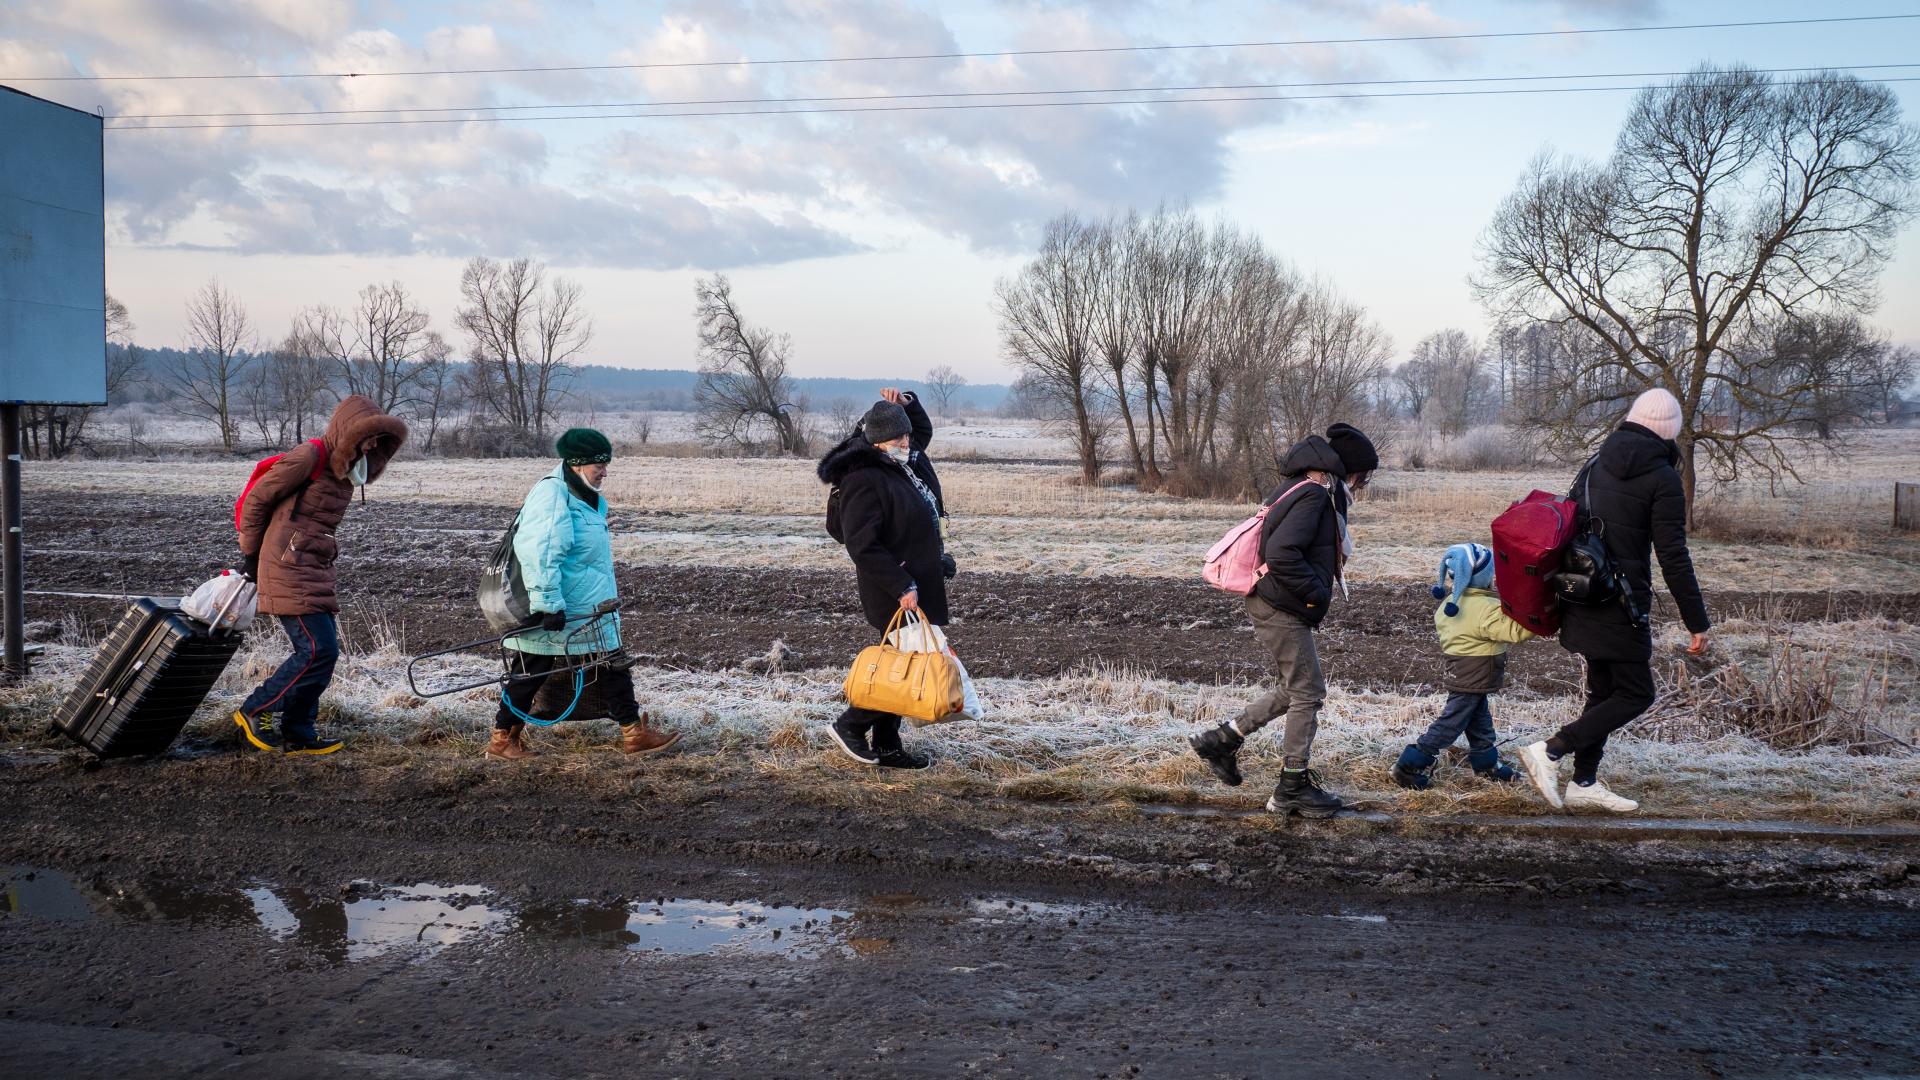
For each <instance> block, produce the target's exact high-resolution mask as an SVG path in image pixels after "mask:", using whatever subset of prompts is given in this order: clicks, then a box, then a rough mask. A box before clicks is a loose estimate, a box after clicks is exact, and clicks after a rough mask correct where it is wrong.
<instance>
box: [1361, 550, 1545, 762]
mask: <svg viewBox="0 0 1920 1080" xmlns="http://www.w3.org/2000/svg"><path fill="white" fill-rule="evenodd" d="M1449 577H1451V578H1452V579H1453V593H1452V596H1451V597H1448V594H1447V579H1448V578H1449ZM1433 595H1434V597H1435V598H1436V599H1443V598H1444V599H1445V602H1444V603H1442V604H1441V605H1440V606H1439V608H1437V609H1435V611H1434V613H1433V626H1434V629H1435V630H1436V631H1438V633H1439V635H1440V651H1441V652H1443V653H1445V654H1446V657H1447V679H1446V685H1447V704H1446V706H1445V707H1444V708H1442V709H1441V710H1440V716H1439V718H1438V719H1436V720H1434V722H1433V724H1432V725H1431V726H1430V727H1428V728H1427V731H1426V734H1424V735H1421V736H1420V738H1419V739H1417V740H1415V741H1414V742H1412V743H1411V744H1409V745H1408V746H1407V748H1406V749H1405V750H1403V751H1401V752H1400V760H1398V761H1396V762H1394V763H1393V782H1394V783H1396V784H1399V785H1400V786H1401V787H1403V788H1413V789H1415V790H1421V789H1425V788H1427V787H1429V786H1431V785H1432V783H1433V778H1432V770H1433V763H1434V761H1436V760H1437V759H1438V758H1439V756H1440V752H1441V751H1443V750H1445V749H1446V748H1447V747H1449V746H1452V745H1453V743H1454V740H1455V739H1458V738H1459V737H1460V736H1461V734H1462V733H1465V735H1466V736H1467V751H1468V752H1467V762H1468V764H1470V765H1472V766H1473V771H1474V774H1475V775H1477V776H1479V777H1480V778H1481V779H1483V780H1497V781H1499V782H1501V783H1507V782H1509V781H1511V780H1512V779H1513V778H1514V771H1513V768H1512V767H1511V766H1509V765H1507V764H1506V763H1504V762H1502V761H1501V760H1500V751H1499V748H1498V747H1497V746H1496V745H1495V735H1494V731H1493V710H1492V709H1491V708H1490V707H1489V706H1488V704H1487V697H1488V696H1489V695H1491V694H1494V693H1497V692H1499V690H1500V685H1501V683H1502V682H1504V681H1505V679H1506V673H1507V649H1508V648H1509V647H1510V646H1512V645H1514V644H1516V643H1518V642H1522V641H1525V640H1527V639H1528V638H1530V637H1533V636H1534V635H1533V633H1532V632H1531V631H1529V630H1528V629H1527V628H1526V627H1524V626H1521V625H1520V624H1519V623H1517V622H1514V621H1513V620H1512V619H1510V618H1508V617H1507V614H1506V612H1504V611H1501V610H1500V597H1499V596H1497V595H1496V594H1495V593H1494V591H1493V552H1492V551H1489V550H1488V549H1486V548H1485V547H1482V546H1481V545H1479V544H1455V545H1453V546H1452V547H1450V548H1448V549H1447V553H1446V555H1445V556H1444V557H1443V558H1442V559H1441V560H1440V582H1439V584H1437V585H1435V586H1434V587H1433Z"/></svg>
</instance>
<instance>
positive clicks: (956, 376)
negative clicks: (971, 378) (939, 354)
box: [922, 364, 967, 415]
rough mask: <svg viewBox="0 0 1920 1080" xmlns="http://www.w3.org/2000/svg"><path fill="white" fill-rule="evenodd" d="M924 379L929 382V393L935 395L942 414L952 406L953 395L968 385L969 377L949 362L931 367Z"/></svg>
mask: <svg viewBox="0 0 1920 1080" xmlns="http://www.w3.org/2000/svg"><path fill="white" fill-rule="evenodd" d="M922 381H923V382H925V383H926V384H927V393H929V394H932V395H933V400H934V404H935V405H936V406H938V407H939V409H940V412H941V414H942V415H945V414H946V413H947V412H948V411H949V410H950V409H951V408H952V406H953V395H954V394H955V393H956V392H958V391H959V389H960V388H961V387H963V386H965V385H967V377H966V376H965V375H962V374H960V373H959V372H957V371H955V370H953V368H952V367H951V366H949V365H947V364H941V365H939V366H937V367H933V368H929V369H928V371H927V377H926V378H925V379H924V380H922Z"/></svg>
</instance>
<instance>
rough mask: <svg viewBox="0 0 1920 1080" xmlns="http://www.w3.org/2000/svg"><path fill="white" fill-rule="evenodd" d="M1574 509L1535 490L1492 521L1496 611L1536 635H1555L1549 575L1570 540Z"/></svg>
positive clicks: (1556, 614)
mask: <svg viewBox="0 0 1920 1080" xmlns="http://www.w3.org/2000/svg"><path fill="white" fill-rule="evenodd" d="M1578 519H1579V509H1578V507H1577V506H1576V505H1575V504H1574V501H1573V500H1572V499H1569V498H1566V497H1564V496H1561V495H1554V494H1552V493H1550V492H1545V491H1534V492H1532V493H1530V494H1529V495H1528V496H1527V497H1526V498H1524V499H1521V500H1520V501H1519V502H1517V503H1514V504H1513V505H1512V506H1509V507H1507V509H1506V512H1505V513H1503V514H1501V515H1500V516H1499V517H1497V518H1494V519H1493V582H1494V586H1495V587H1496V588H1498V589H1499V590H1500V610H1501V611H1504V612H1506V613H1507V617H1508V618H1510V619H1512V620H1513V621H1514V622H1517V623H1519V624H1520V625H1521V626H1524V627H1526V628H1527V629H1529V630H1531V631H1533V632H1534V633H1536V634H1538V635H1540V636H1541V637H1551V636H1553V635H1554V634H1556V633H1559V632H1560V602H1559V599H1558V597H1557V596H1556V593H1555V585H1554V581H1553V575H1554V574H1557V573H1559V572H1560V562H1561V559H1562V557H1563V556H1565V555H1566V552H1567V545H1568V544H1569V543H1571V542H1572V540H1573V534H1574V529H1575V526H1576V523H1577V522H1578Z"/></svg>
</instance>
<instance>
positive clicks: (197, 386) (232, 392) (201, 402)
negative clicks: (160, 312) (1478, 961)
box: [168, 280, 254, 451]
mask: <svg viewBox="0 0 1920 1080" xmlns="http://www.w3.org/2000/svg"><path fill="white" fill-rule="evenodd" d="M253 343H254V332H253V323H252V320H250V319H249V318H248V317H247V309H246V308H245V307H243V306H241V303H240V300H239V298H238V297H236V296H234V295H233V294H232V293H231V292H228V291H227V290H226V289H225V288H224V287H222V286H221V284H220V282H219V281H218V280H213V281H209V282H207V283H206V284H205V285H204V286H202V287H201V288H200V291H199V292H197V293H195V294H194V295H193V297H192V299H190V300H188V301H187V355H186V359H185V361H184V362H183V363H182V364H181V365H180V366H179V368H177V369H176V370H175V371H173V372H172V373H171V374H170V375H169V376H168V383H169V386H170V389H172V390H173V392H174V394H175V395H176V397H177V399H178V400H179V402H180V404H181V406H182V407H183V408H184V409H185V410H186V411H187V412H189V413H192V414H194V415H197V416H200V417H203V418H205V419H206V420H209V421H211V422H212V423H213V424H214V425H215V426H216V427H217V428H218V429H219V431H220V445H221V447H222V448H224V449H226V450H228V451H232V450H233V449H234V448H235V447H236V446H237V445H238V443H239V439H240V423H241V419H242V417H241V414H240V412H239V410H238V409H237V408H236V406H238V404H239V401H238V398H239V393H240V389H241V385H242V383H241V380H242V378H243V376H245V375H246V373H247V369H248V368H249V367H250V366H251V365H252V363H253V357H252V356H251V355H250V354H249V353H248V351H247V350H248V349H249V348H251V347H252V345H253Z"/></svg>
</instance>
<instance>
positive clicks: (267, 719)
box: [233, 709, 280, 750]
mask: <svg viewBox="0 0 1920 1080" xmlns="http://www.w3.org/2000/svg"><path fill="white" fill-rule="evenodd" d="M233 722H234V723H235V724H236V725H238V726H239V728H240V734H241V736H242V737H243V738H245V739H246V740H247V741H248V742H249V743H252V744H253V748H254V749H255V750H278V749H280V744H279V742H278V741H277V740H276V739H275V737H274V734H273V715H272V714H271V713H261V714H260V715H259V716H251V717H250V716H248V715H247V714H246V713H244V712H242V711H241V710H239V709H235V710H233Z"/></svg>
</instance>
